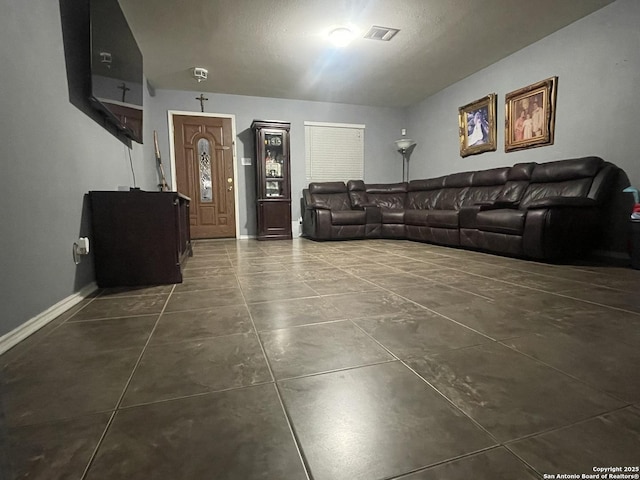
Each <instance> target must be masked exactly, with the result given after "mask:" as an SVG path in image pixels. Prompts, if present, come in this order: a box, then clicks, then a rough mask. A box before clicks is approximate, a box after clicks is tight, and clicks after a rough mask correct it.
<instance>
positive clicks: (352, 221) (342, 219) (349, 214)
mask: <svg viewBox="0 0 640 480" xmlns="http://www.w3.org/2000/svg"><path fill="white" fill-rule="evenodd" d="M366 220H367V214H366V212H365V211H364V210H338V211H334V210H332V211H331V224H332V225H364V224H365V223H367V222H366Z"/></svg>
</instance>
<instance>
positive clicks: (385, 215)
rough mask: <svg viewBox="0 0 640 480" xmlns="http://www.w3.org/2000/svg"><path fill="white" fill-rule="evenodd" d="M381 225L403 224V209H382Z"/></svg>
mask: <svg viewBox="0 0 640 480" xmlns="http://www.w3.org/2000/svg"><path fill="white" fill-rule="evenodd" d="M381 211H382V223H404V209H398V210H395V209H393V210H392V209H389V208H383V209H381Z"/></svg>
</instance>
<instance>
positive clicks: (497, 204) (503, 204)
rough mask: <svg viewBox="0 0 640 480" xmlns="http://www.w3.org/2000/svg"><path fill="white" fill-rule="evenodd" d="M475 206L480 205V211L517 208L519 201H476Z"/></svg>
mask: <svg viewBox="0 0 640 480" xmlns="http://www.w3.org/2000/svg"><path fill="white" fill-rule="evenodd" d="M475 205H476V206H478V207H480V211H484V210H498V209H502V208H512V209H517V208H518V207H519V206H520V202H509V201H505V200H495V201H493V202H477V203H476V204H475Z"/></svg>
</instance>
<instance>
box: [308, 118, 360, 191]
mask: <svg viewBox="0 0 640 480" xmlns="http://www.w3.org/2000/svg"><path fill="white" fill-rule="evenodd" d="M304 135H305V157H306V169H307V183H311V182H336V181H343V182H346V181H347V180H362V179H364V125H354V124H345V123H318V122H304Z"/></svg>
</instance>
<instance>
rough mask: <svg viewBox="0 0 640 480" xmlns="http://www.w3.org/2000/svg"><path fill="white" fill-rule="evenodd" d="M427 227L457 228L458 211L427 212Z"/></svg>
mask: <svg viewBox="0 0 640 480" xmlns="http://www.w3.org/2000/svg"><path fill="white" fill-rule="evenodd" d="M427 225H428V226H430V227H439V228H458V210H429V213H428V214H427Z"/></svg>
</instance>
